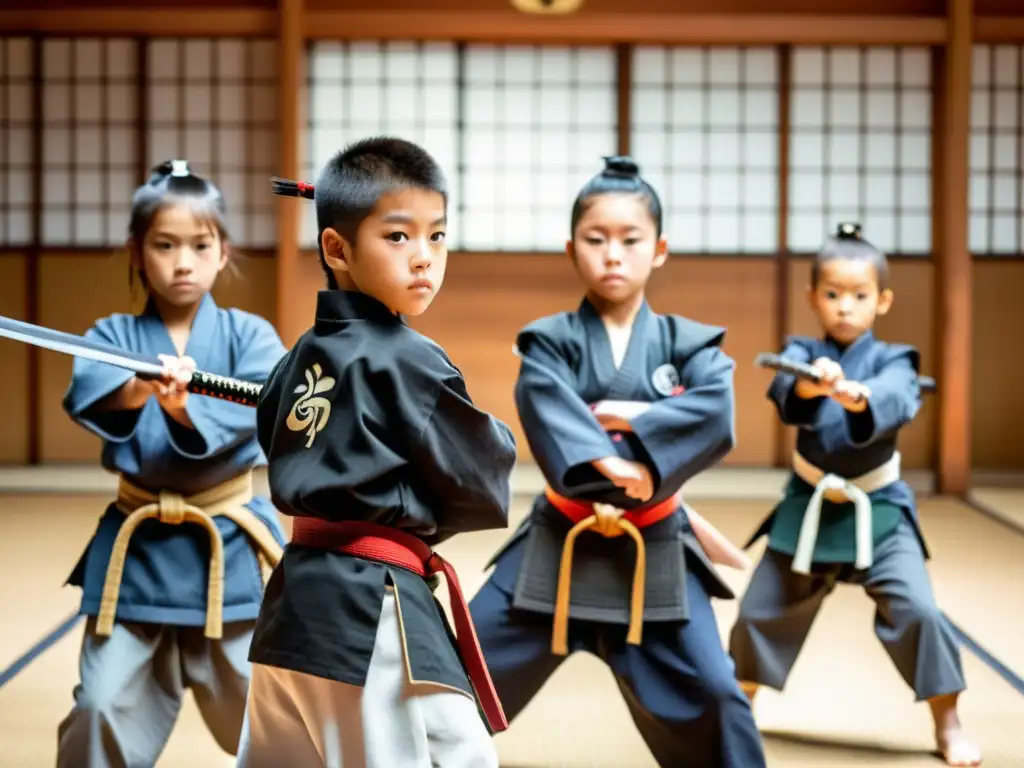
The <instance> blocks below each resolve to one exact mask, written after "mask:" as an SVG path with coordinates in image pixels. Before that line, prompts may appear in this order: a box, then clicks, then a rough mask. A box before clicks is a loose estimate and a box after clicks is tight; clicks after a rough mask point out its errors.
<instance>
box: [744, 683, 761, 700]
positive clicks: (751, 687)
mask: <svg viewBox="0 0 1024 768" xmlns="http://www.w3.org/2000/svg"><path fill="white" fill-rule="evenodd" d="M760 687H761V686H760V685H758V684H757V683H748V682H747V681H746V680H740V690H741V691H743V693H744V694H745V695H746V697H747V698H748V699H750V703H751V704H753V703H754V697H755V696H757V691H758V689H760Z"/></svg>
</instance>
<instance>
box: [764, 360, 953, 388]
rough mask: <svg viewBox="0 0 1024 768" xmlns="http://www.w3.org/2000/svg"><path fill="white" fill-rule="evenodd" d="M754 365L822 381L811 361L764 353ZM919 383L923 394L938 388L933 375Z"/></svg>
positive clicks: (801, 377) (923, 377)
mask: <svg viewBox="0 0 1024 768" xmlns="http://www.w3.org/2000/svg"><path fill="white" fill-rule="evenodd" d="M754 365H757V366H760V367H761V368H768V369H770V370H773V371H781V372H782V373H788V374H790V375H791V376H796V377H797V378H798V379H806V380H807V381H811V382H814V383H815V384H817V383H819V381H820V378H819V376H818V372H817V371H816V370H815V369H814V366H813V365H810V364H809V363H800V362H797V361H796V360H790V359H788V358H785V357H783V356H782V355H774V354H771V353H762V354H760V355H758V356H757V357H755V358H754ZM917 383H918V386H919V387H920V388H921V392H922V393H923V394H932V393H933V392H935V391H936V389H937V387H936V385H935V379H933V378H932V377H931V376H918V377H917Z"/></svg>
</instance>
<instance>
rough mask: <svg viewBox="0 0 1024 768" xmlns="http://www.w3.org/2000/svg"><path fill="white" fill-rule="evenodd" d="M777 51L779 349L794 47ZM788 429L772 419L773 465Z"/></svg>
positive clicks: (785, 331)
mask: <svg viewBox="0 0 1024 768" xmlns="http://www.w3.org/2000/svg"><path fill="white" fill-rule="evenodd" d="M778 52H779V94H778V107H777V108H778V115H779V144H778V150H777V151H778V156H779V173H778V190H777V192H776V195H777V196H778V200H779V204H778V214H779V221H778V231H777V233H776V237H777V243H776V250H777V253H776V258H775V336H776V338H777V339H778V345H779V351H780V352H781V351H782V349H783V347H785V343H786V336H787V335H789V139H790V124H789V109H790V98H791V95H790V85H791V80H792V71H793V66H792V62H793V49H792V46H789V45H780V46H779V47H778ZM789 429H791V428H790V427H787V426H786V425H785V424H783V423H782V420H781V419H775V459H774V462H773V464H774V465H775V466H776V467H788V466H789V465H790V457H789V456H788V455H787V454H788V451H787V448H789V447H790V441H789V435H788V430H789Z"/></svg>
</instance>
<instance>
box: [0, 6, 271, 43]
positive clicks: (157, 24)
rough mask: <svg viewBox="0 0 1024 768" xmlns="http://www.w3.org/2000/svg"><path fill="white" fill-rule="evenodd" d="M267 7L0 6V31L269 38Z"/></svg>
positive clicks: (269, 12) (55, 33)
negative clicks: (12, 8) (8, 8)
mask: <svg viewBox="0 0 1024 768" xmlns="http://www.w3.org/2000/svg"><path fill="white" fill-rule="evenodd" d="M276 30H277V14H276V13H275V12H274V11H272V10H259V9H254V8H252V9H237V10H227V9H225V10H204V9H202V8H181V9H177V8H63V9H61V10H52V9H50V10H46V9H43V10H31V9H26V10H19V11H0V33H3V34H12V33H13V34H24V33H30V32H37V33H39V34H44V35H56V36H59V35H95V36H99V37H102V36H108V35H109V36H117V35H129V36H136V35H145V36H152V37H273V35H274V33H275V31H276Z"/></svg>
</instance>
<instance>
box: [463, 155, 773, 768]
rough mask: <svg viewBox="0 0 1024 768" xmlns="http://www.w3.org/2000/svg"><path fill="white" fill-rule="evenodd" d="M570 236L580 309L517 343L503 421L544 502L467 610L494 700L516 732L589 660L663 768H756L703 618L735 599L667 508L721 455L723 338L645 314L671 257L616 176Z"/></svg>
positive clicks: (727, 395)
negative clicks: (529, 463) (551, 682)
mask: <svg viewBox="0 0 1024 768" xmlns="http://www.w3.org/2000/svg"><path fill="white" fill-rule="evenodd" d="M571 233H572V239H571V240H570V241H569V243H568V245H567V248H568V252H569V255H570V257H571V258H572V261H573V264H574V265H575V267H576V270H577V272H578V273H579V275H580V277H581V278H582V280H583V282H584V283H585V284H586V286H587V294H586V297H585V298H584V299H583V301H582V303H581V304H580V307H579V309H578V310H577V311H575V312H562V313H559V314H557V315H551V316H548V317H544V318H541V319H540V320H537V321H536V322H533V323H531V324H530V325H528V326H527V327H526V328H525V329H523V331H522V332H521V333H520V334H519V337H518V340H517V345H518V349H519V353H520V356H521V358H522V368H521V370H520V373H519V379H518V381H517V382H516V404H517V406H518V410H519V416H520V419H521V420H522V423H523V429H524V431H525V432H526V437H527V439H528V440H529V443H530V448H531V450H532V452H533V455H534V457H535V458H536V460H537V462H538V464H539V465H540V467H541V469H542V471H543V472H544V477H545V479H546V480H547V482H548V488H547V489H546V490H545V492H544V494H542V495H541V496H540V497H539V498H538V499H537V501H536V503H535V504H534V508H533V511H532V513H531V514H530V516H529V518H528V519H527V520H526V522H525V523H524V524H523V525H522V526H521V527H520V528H519V530H518V531H517V532H516V533H515V535H514V536H513V537H512V538H511V539H510V541H509V542H508V543H507V544H506V545H505V547H504V548H503V549H502V550H501V551H500V552H499V553H498V554H497V555H496V557H495V561H496V563H497V566H496V568H495V570H494V573H493V575H492V576H491V578H490V579H489V580H488V582H487V583H486V584H485V585H484V587H483V588H482V589H481V590H480V592H479V593H478V594H477V596H476V598H475V599H474V600H473V603H472V606H471V608H472V612H473V618H474V621H475V622H476V625H477V628H478V633H479V637H480V643H481V646H482V647H483V649H484V653H485V655H486V657H487V663H488V666H489V668H490V670H491V673H492V676H493V679H494V684H495V687H496V688H497V690H498V693H499V695H500V697H501V700H502V704H503V705H504V707H505V711H506V713H507V714H508V717H509V718H510V719H511V718H514V717H515V716H516V715H517V714H518V713H519V712H521V711H522V709H523V708H524V707H525V706H526V705H527V704H528V703H529V702H530V700H531V699H532V698H533V696H534V695H535V694H536V693H537V691H538V690H540V688H541V686H542V685H543V684H544V682H545V681H546V680H547V679H548V677H549V676H550V675H551V674H552V673H553V672H554V671H555V669H557V668H558V666H559V664H561V662H562V661H563V660H564V659H565V657H566V655H567V654H568V653H570V652H575V651H589V652H591V653H593V654H595V655H596V656H598V657H599V658H601V659H602V660H604V661H605V662H606V663H607V664H608V666H609V667H611V670H612V673H613V674H614V675H615V678H616V681H617V682H618V685H619V688H620V689H621V690H622V692H623V695H624V697H625V700H626V703H627V705H628V707H629V709H630V712H631V714H632V716H633V720H634V722H635V723H636V726H637V728H638V729H639V730H640V733H641V734H642V736H643V737H644V740H645V741H646V742H647V744H648V746H649V748H650V749H651V752H652V753H653V754H654V756H655V758H656V759H657V761H658V763H659V764H660V765H662V766H664V767H665V768H669V766H671V768H686V767H687V766H692V767H693V768H709V767H710V766H716V767H724V768H758V766H763V765H764V764H765V762H764V754H763V752H762V747H761V741H760V736H759V734H758V733H757V727H756V725H755V723H754V719H753V715H752V713H751V710H750V705H749V702H748V700H747V699H746V697H744V695H743V693H742V692H741V690H740V688H739V686H738V685H737V683H736V680H735V678H734V676H733V669H732V665H731V664H730V662H729V659H728V657H727V655H726V653H725V651H724V650H723V648H722V643H721V639H720V636H719V633H718V627H717V625H716V622H715V617H714V613H713V612H712V609H711V598H712V597H722V598H729V597H732V593H731V592H730V591H729V588H728V587H727V586H726V585H725V584H724V583H723V582H722V581H721V580H720V578H719V577H718V575H717V573H716V572H715V568H714V567H713V566H712V564H711V561H710V560H709V557H708V552H706V551H705V545H704V544H703V541H702V540H701V537H700V529H699V528H698V525H699V524H698V523H695V522H694V521H691V520H690V519H688V516H687V514H686V512H685V511H684V508H683V507H682V506H681V504H680V498H679V490H680V488H681V487H682V485H683V483H685V482H686V481H687V480H688V479H690V478H691V477H693V476H694V475H696V474H698V473H700V472H702V471H704V470H705V469H707V468H708V467H710V466H712V465H714V464H715V463H716V462H718V461H719V460H720V459H721V458H722V457H723V456H725V455H726V454H727V453H728V452H729V450H730V449H731V448H732V445H733V380H732V377H733V369H734V363H733V361H732V360H731V359H730V358H729V356H728V355H726V354H725V352H723V351H722V348H721V344H722V340H723V338H724V336H725V331H724V330H723V329H722V328H715V327H712V326H708V325H704V324H702V323H698V322H696V321H694V320H689V319H687V318H684V317H680V316H678V315H658V314H656V313H655V312H654V311H653V310H651V308H650V307H649V306H648V304H647V301H646V298H645V288H646V285H647V281H648V280H649V278H650V276H651V273H652V271H653V270H654V269H655V268H657V267H660V266H661V265H662V264H663V263H664V262H665V259H666V257H667V255H668V250H667V244H666V242H665V239H664V238H663V237H662V231H661V206H660V203H659V201H658V197H657V194H656V193H655V192H654V190H653V189H652V188H651V187H650V185H648V184H647V182H645V181H644V180H643V179H642V178H640V175H639V170H638V169H637V167H636V165H635V164H634V163H633V162H632V161H631V160H630V159H629V158H609V159H608V161H607V167H606V168H605V170H604V171H603V172H601V173H600V174H598V175H597V176H595V177H594V178H593V179H592V180H591V181H590V182H589V183H588V184H587V185H586V186H585V187H584V188H583V190H582V191H581V192H580V193H579V195H578V197H577V199H576V203H575V205H574V207H573V215H572V225H571ZM701 522H702V523H703V521H701ZM703 525H704V527H705V528H707V527H708V526H707V524H706V523H703ZM718 538H719V541H718V542H717V543H718V544H720V543H721V541H723V540H722V539H721V538H720V537H718ZM716 548H717V549H721V547H712V548H710V549H711V551H712V552H714V550H715V549H716ZM714 556H715V555H714V554H712V557H714Z"/></svg>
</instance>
